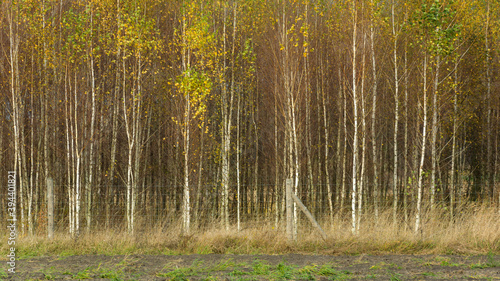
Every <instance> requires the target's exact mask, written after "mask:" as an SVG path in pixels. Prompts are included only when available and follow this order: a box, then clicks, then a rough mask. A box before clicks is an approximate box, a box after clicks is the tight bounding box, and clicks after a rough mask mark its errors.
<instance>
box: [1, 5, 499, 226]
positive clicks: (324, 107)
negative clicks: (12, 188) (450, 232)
mask: <svg viewBox="0 0 500 281" xmlns="http://www.w3.org/2000/svg"><path fill="white" fill-rule="evenodd" d="M499 19H500V3H499V2H498V1H496V0H480V1H465V0H456V1H450V0H435V1H428V0H418V1H417V0H412V1H400V0H393V1H379V0H354V1H349V0H345V1H312V0H302V1H290V0H282V1H277V0H275V1H264V0H233V1H202V0H195V1H180V0H178V1H154V0H103V1H80V0H76V1H68V0H60V1H56V0H43V1H39V0H38V1H34V0H18V1H13V0H4V1H2V3H1V10H0V50H1V51H0V93H1V95H0V122H1V127H0V180H1V181H0V182H2V186H3V187H2V191H1V192H2V198H6V193H7V172H8V171H11V170H16V171H17V177H18V180H17V187H18V204H19V205H18V210H19V211H18V212H19V213H18V216H19V219H20V222H19V224H20V227H21V230H22V231H23V232H27V233H35V232H36V231H38V230H39V229H43V225H44V223H45V217H44V212H45V207H46V202H45V195H46V179H48V178H53V179H54V183H55V194H56V212H57V213H56V221H57V222H58V227H60V228H61V229H67V230H68V231H70V232H71V233H78V232H79V231H81V229H82V228H87V230H91V229H94V228H104V227H124V228H127V229H128V230H129V231H133V230H134V227H137V225H142V224H148V223H150V224H154V223H157V222H161V221H163V222H166V221H173V220H176V219H178V218H180V217H182V226H183V229H185V230H186V231H189V228H190V225H191V224H193V222H195V223H196V225H197V226H198V225H206V224H208V223H210V222H213V221H218V222H220V223H221V227H222V226H226V227H228V226H230V225H234V224H235V223H236V222H237V221H240V220H244V221H245V220H251V219H257V218H264V219H266V220H269V221H273V222H274V221H276V222H278V221H280V220H281V218H282V217H283V215H284V196H283V194H284V193H283V190H284V184H285V179H287V178H291V179H292V180H293V185H294V191H295V192H296V193H297V194H298V196H299V198H300V199H301V200H302V201H303V202H304V203H305V204H306V205H307V206H308V208H309V209H310V210H311V211H312V212H313V213H314V214H315V216H318V217H324V218H326V219H328V218H330V220H331V221H333V220H334V218H335V216H339V215H340V216H343V215H347V214H348V212H349V215H351V213H352V216H353V218H354V217H355V216H359V215H360V214H361V216H362V215H363V214H366V213H370V214H375V216H377V214H378V213H379V212H381V210H383V209H387V208H390V209H392V210H393V213H394V219H395V220H401V221H402V220H405V221H412V223H411V224H412V226H413V221H415V219H416V218H418V217H419V214H420V212H421V206H422V205H424V206H428V207H429V208H431V209H433V208H442V209H446V210H449V211H448V212H449V214H450V216H451V217H453V216H454V215H455V213H456V210H457V206H460V205H462V204H465V202H470V201H479V202H483V203H484V204H498V203H499V202H498V201H499V199H500V185H499V184H498V182H499V180H500V179H499V177H500V174H499V170H500V163H499V158H500V157H499V144H500V140H499V128H500V100H499V99H500V95H499V91H500V84H499V72H498V69H499V59H498V58H499V56H498V55H499V53H498V51H499V47H500V45H499V43H500V33H499V27H500V24H499ZM4 194H5V196H4ZM0 206H1V210H0V216H1V217H3V218H6V217H7V213H6V211H7V200H1V202H0ZM353 207H354V208H353ZM353 210H354V211H353ZM416 220H418V219H416ZM2 221H6V219H5V220H2ZM358 223H359V222H358ZM191 227H192V226H191ZM415 227H416V228H418V223H417V225H416V226H415Z"/></svg>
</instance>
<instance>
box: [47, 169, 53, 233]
mask: <svg viewBox="0 0 500 281" xmlns="http://www.w3.org/2000/svg"><path fill="white" fill-rule="evenodd" d="M47 233H48V237H49V239H52V238H53V237H54V181H53V180H52V178H47Z"/></svg>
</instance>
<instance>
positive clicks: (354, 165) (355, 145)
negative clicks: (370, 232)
mask: <svg viewBox="0 0 500 281" xmlns="http://www.w3.org/2000/svg"><path fill="white" fill-rule="evenodd" d="M352 10H353V13H354V15H353V28H354V30H353V34H352V99H353V107H354V117H353V122H354V135H353V145H352V191H351V195H352V206H351V213H352V233H353V234H356V200H357V188H358V185H357V181H356V180H357V170H358V162H357V160H358V159H357V157H358V97H357V95H358V93H357V89H356V84H357V81H356V74H357V72H356V66H357V65H356V54H357V46H356V39H357V36H358V34H357V14H356V13H357V9H356V1H353V9H352Z"/></svg>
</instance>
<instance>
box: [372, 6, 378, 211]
mask: <svg viewBox="0 0 500 281" xmlns="http://www.w3.org/2000/svg"><path fill="white" fill-rule="evenodd" d="M371 5H372V6H373V7H374V5H375V4H374V0H371ZM374 41H375V30H374V22H373V19H372V20H371V24H370V49H371V50H370V51H371V55H372V72H373V74H372V75H373V88H372V116H371V122H372V128H371V129H372V136H371V138H372V158H373V201H374V204H373V205H374V206H373V207H374V214H375V221H378V212H379V209H378V208H379V207H378V206H379V190H378V177H379V175H378V156H377V152H378V148H377V133H376V125H377V87H378V76H377V63H376V57H375V47H374V45H375V42H374Z"/></svg>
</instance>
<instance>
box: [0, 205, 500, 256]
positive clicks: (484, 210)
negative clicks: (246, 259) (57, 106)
mask: <svg viewBox="0 0 500 281" xmlns="http://www.w3.org/2000/svg"><path fill="white" fill-rule="evenodd" d="M301 217H303V216H301ZM410 218H411V219H410V220H409V221H408V222H406V223H405V222H404V219H403V218H401V220H399V222H398V223H397V224H394V223H393V218H392V211H391V210H390V209H388V210H387V211H384V212H382V213H380V214H379V217H378V220H377V221H376V220H375V217H374V216H373V214H371V213H370V214H364V215H363V217H362V221H361V227H360V230H359V233H358V234H352V233H351V221H350V217H349V216H348V215H347V214H346V215H345V216H338V217H337V218H336V220H335V222H334V224H333V225H331V224H330V223H329V222H328V221H329V219H328V218H323V219H321V220H320V221H321V225H322V227H323V229H324V230H325V232H326V233H327V235H328V239H327V240H326V241H324V240H323V239H322V238H321V236H320V235H319V234H318V232H317V231H316V230H315V229H313V228H312V226H311V224H310V222H309V221H307V220H305V219H301V220H300V222H299V226H298V239H297V241H295V242H288V241H287V240H286V236H285V225H283V224H280V225H278V227H276V226H275V225H274V223H272V222H269V221H265V220H261V221H251V222H246V223H244V224H243V227H242V230H241V231H240V232H237V231H236V229H234V228H232V229H230V230H223V228H222V227H220V225H219V224H218V223H217V222H212V223H208V224H205V225H209V226H204V227H198V228H197V229H196V230H194V231H193V232H192V233H191V234H189V235H185V234H182V232H181V229H180V223H172V224H170V225H157V226H155V227H149V228H145V227H142V228H140V227H138V228H137V229H138V231H136V232H135V233H134V234H133V235H129V234H128V233H126V231H124V230H116V229H115V230H107V231H104V230H95V231H93V232H92V233H90V234H85V233H82V234H81V235H80V236H78V237H71V236H70V235H68V234H67V233H65V232H58V233H56V235H55V237H54V239H53V240H48V239H47V238H46V236H45V235H41V234H40V235H35V236H20V237H18V238H17V241H16V250H17V254H18V255H19V256H21V257H27V256H41V255H62V256H64V255H82V254H105V255H119V254H193V253H197V254H208V253H224V254H284V253H292V252H293V253H311V254H360V253H366V254H486V253H493V254H500V215H499V213H498V210H497V208H496V207H487V206H485V205H473V204H469V205H467V206H464V207H462V208H460V210H459V213H457V215H456V216H455V218H454V219H453V220H450V216H449V214H448V211H447V210H444V209H440V208H436V209H435V210H434V211H432V212H431V211H430V210H429V209H428V208H426V211H424V214H423V218H424V220H423V224H422V229H421V231H420V232H419V233H417V234H415V232H414V230H413V224H414V218H413V216H410ZM141 229H148V230H147V231H141ZM83 231H84V230H83ZM6 242H7V236H6V235H2V236H1V240H0V248H1V249H2V252H6V251H7V249H8V248H7V247H8V245H7V243H6Z"/></svg>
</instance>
